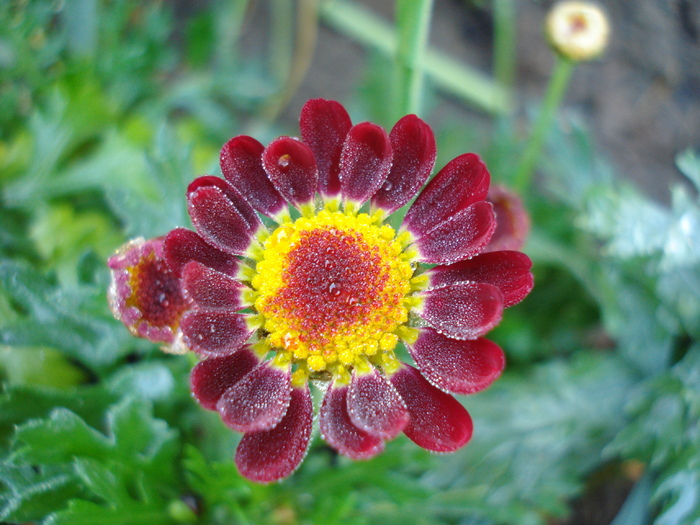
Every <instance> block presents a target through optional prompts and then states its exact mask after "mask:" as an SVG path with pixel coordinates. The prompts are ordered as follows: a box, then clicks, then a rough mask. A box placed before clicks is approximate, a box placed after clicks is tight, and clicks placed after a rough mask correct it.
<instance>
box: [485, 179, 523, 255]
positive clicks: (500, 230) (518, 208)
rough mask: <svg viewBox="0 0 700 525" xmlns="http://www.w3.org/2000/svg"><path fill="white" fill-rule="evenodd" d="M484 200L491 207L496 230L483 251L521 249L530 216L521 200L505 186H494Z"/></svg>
mask: <svg viewBox="0 0 700 525" xmlns="http://www.w3.org/2000/svg"><path fill="white" fill-rule="evenodd" d="M486 200H487V201H488V202H490V203H491V205H492V206H493V212H494V215H495V216H496V229H495V230H494V232H493V236H491V240H490V241H489V243H488V245H487V246H486V248H485V249H484V251H487V252H494V251H501V250H519V249H521V248H522V247H523V245H524V244H525V240H526V239H527V236H528V234H529V233H530V216H529V215H528V213H527V210H526V209H525V206H524V205H523V201H522V199H521V198H520V197H519V196H518V194H517V193H515V192H513V191H511V190H509V189H508V188H506V187H505V186H501V185H495V186H491V188H489V193H488V195H487V196H486Z"/></svg>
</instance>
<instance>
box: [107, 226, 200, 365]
mask: <svg viewBox="0 0 700 525" xmlns="http://www.w3.org/2000/svg"><path fill="white" fill-rule="evenodd" d="M107 264H108V266H109V268H110V270H111V273H112V283H111V285H110V288H109V293H108V298H109V305H110V308H111V309H112V312H113V313H114V316H115V317H116V318H117V319H119V320H120V321H121V322H122V323H124V325H125V326H126V327H127V328H128V329H129V330H130V331H131V332H132V333H133V334H134V335H135V336H137V337H143V338H145V339H148V340H150V341H153V342H155V343H164V345H163V350H165V351H167V352H172V353H183V352H186V351H187V348H186V347H184V346H183V345H182V341H181V338H182V334H181V332H180V319H181V317H182V314H183V313H184V312H185V311H186V310H187V309H188V308H189V307H190V306H191V304H192V303H191V301H190V300H189V299H187V298H186V297H185V296H184V295H183V292H182V289H181V285H180V279H179V277H178V276H177V275H176V274H175V273H174V272H172V271H171V270H170V268H169V267H168V266H167V264H166V263H165V259H164V255H163V237H159V238H157V239H151V240H148V241H146V240H144V239H143V238H138V239H134V240H132V241H129V242H128V243H126V244H125V245H124V246H122V247H121V248H119V250H117V252H116V253H115V254H114V255H113V256H112V257H110V258H109V261H108V262H107Z"/></svg>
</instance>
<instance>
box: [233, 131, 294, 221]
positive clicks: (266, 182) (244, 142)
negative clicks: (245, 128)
mask: <svg viewBox="0 0 700 525" xmlns="http://www.w3.org/2000/svg"><path fill="white" fill-rule="evenodd" d="M264 150H265V146H263V145H262V144H260V142H258V141H257V140H255V139H254V138H253V137H248V136H246V135H240V136H238V137H233V138H232V139H231V140H229V141H228V142H227V143H226V144H224V147H223V148H221V154H220V155H219V163H220V165H221V172H222V173H223V175H224V177H225V178H226V180H227V181H229V182H230V183H231V184H232V185H233V186H234V187H235V188H236V189H237V190H238V191H240V192H241V194H242V195H243V197H245V199H246V200H247V201H248V202H249V203H250V205H251V206H252V207H253V208H255V209H256V210H258V211H259V212H260V213H262V214H263V215H267V216H268V217H272V218H274V217H275V216H276V215H277V214H279V212H280V211H282V210H283V209H284V207H285V206H286V202H285V200H284V198H282V195H280V194H279V192H278V191H277V190H276V189H275V187H274V186H273V185H272V183H271V182H270V179H268V178H267V173H265V170H264V169H263V165H262V154H263V151H264Z"/></svg>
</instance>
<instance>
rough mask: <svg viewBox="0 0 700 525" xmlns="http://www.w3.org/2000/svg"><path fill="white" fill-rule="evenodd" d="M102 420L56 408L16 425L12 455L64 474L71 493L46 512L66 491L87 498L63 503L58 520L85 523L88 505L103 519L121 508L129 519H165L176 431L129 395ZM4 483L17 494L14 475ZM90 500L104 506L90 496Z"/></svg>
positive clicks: (172, 491)
mask: <svg viewBox="0 0 700 525" xmlns="http://www.w3.org/2000/svg"><path fill="white" fill-rule="evenodd" d="M105 423H106V426H107V433H106V434H103V433H101V432H99V431H97V430H95V429H94V428H92V427H90V426H89V425H87V424H86V423H85V421H83V420H82V419H81V418H80V417H79V416H77V415H76V414H75V413H73V412H71V411H69V410H67V409H65V408H56V409H54V410H53V411H52V412H51V415H50V417H49V418H47V419H38V420H32V421H30V422H28V423H25V424H23V425H21V426H19V427H18V428H17V431H16V432H15V436H14V441H15V446H14V450H13V455H12V457H13V461H14V462H15V464H17V465H41V467H40V469H44V468H48V469H50V470H51V471H56V470H58V471H59V472H62V473H63V475H64V478H65V479H64V478H61V479H63V480H64V482H65V485H66V489H65V490H66V491H67V492H66V494H69V496H65V498H64V499H63V500H60V498H57V499H55V500H52V501H53V502H54V507H53V508H51V509H49V510H51V511H58V510H59V509H61V508H63V507H64V506H65V504H66V503H68V501H67V500H68V498H69V497H70V498H72V497H75V496H77V495H79V496H80V497H81V498H83V499H84V500H85V501H83V500H71V504H70V505H69V507H68V509H66V510H64V511H60V512H58V513H57V514H56V515H55V516H54V517H53V518H52V519H54V520H58V521H56V522H57V523H66V522H68V521H67V520H69V519H74V520H75V521H74V523H84V522H85V523H86V522H87V521H85V520H87V519H88V514H85V513H86V512H88V510H89V511H90V512H92V513H93V514H92V515H93V519H97V518H99V519H98V521H99V522H100V523H103V522H104V523H107V522H111V521H110V520H116V519H117V516H119V515H120V513H121V515H122V516H125V515H127V516H130V518H129V519H131V517H134V518H133V519H134V520H139V519H146V517H148V519H150V520H152V521H147V522H148V523H151V522H153V523H156V522H158V523H160V522H163V523H164V522H167V521H168V518H167V506H168V502H169V498H172V497H173V496H174V495H175V494H176V493H177V489H175V487H177V485H178V483H179V479H178V476H177V475H176V470H175V459H176V457H177V451H178V443H177V433H176V432H175V431H174V430H172V429H170V428H169V427H168V426H167V424H166V423H165V422H164V421H162V420H158V419H154V418H153V416H152V410H151V406H150V404H149V403H147V402H144V401H140V400H136V399H134V398H127V399H125V400H123V401H122V402H121V403H119V404H117V405H115V406H113V407H112V408H110V410H109V411H108V412H107V415H106V421H105ZM66 476H67V477H66ZM6 484H7V492H8V493H9V494H10V495H12V494H16V493H19V492H21V490H20V489H21V488H22V487H20V486H17V484H16V483H15V482H13V481H12V479H10V480H9V481H7V482H6ZM90 498H94V499H96V500H99V501H100V502H101V504H99V503H93V502H91V501H87V500H88V499H90ZM15 506H16V505H15ZM101 516H104V520H102V518H101ZM93 523H94V522H93ZM134 523H138V521H134Z"/></svg>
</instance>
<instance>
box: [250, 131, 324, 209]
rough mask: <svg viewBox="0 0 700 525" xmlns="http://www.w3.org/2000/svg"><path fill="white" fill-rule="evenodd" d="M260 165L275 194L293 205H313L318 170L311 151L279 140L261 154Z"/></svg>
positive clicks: (288, 140) (300, 144) (287, 139)
mask: <svg viewBox="0 0 700 525" xmlns="http://www.w3.org/2000/svg"><path fill="white" fill-rule="evenodd" d="M262 162H263V166H264V167H265V171H266V172H267V174H268V176H269V177H270V180H271V181H272V184H274V186H275V188H277V191H279V192H280V193H281V194H282V196H283V197H284V198H285V199H287V201H289V202H290V203H291V204H293V205H294V206H300V205H302V204H307V203H309V202H313V199H314V194H315V193H316V188H317V186H318V171H317V169H316V159H314V154H313V152H312V151H311V150H310V149H309V147H308V146H307V145H306V144H304V143H303V142H301V141H299V140H297V139H293V138H291V137H281V138H279V139H277V140H275V141H274V142H271V143H270V144H269V145H268V146H267V148H265V151H264V153H263V157H262Z"/></svg>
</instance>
